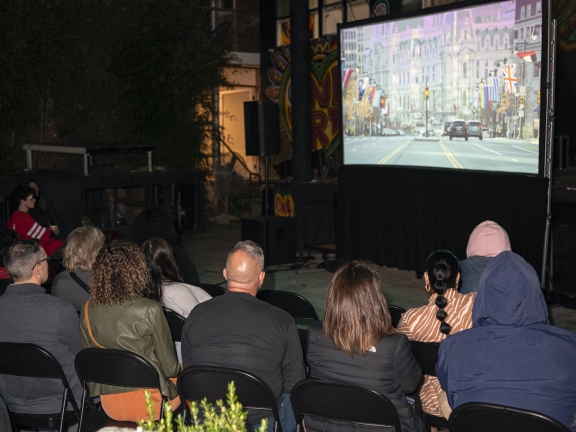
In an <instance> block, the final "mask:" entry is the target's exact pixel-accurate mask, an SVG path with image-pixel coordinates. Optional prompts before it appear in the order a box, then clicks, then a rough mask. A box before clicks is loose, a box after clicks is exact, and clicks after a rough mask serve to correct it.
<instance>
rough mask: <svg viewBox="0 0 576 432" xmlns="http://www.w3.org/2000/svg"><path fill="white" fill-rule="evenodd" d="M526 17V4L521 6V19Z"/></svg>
mask: <svg viewBox="0 0 576 432" xmlns="http://www.w3.org/2000/svg"><path fill="white" fill-rule="evenodd" d="M524 18H526V6H521V7H520V19H524Z"/></svg>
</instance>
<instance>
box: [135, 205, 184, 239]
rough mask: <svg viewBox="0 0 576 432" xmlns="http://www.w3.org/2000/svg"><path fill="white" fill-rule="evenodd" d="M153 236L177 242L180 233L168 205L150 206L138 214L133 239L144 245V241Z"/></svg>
mask: <svg viewBox="0 0 576 432" xmlns="http://www.w3.org/2000/svg"><path fill="white" fill-rule="evenodd" d="M152 237H160V238H161V239H163V240H166V241H167V242H168V243H169V244H174V243H176V242H177V240H178V235H177V233H176V228H175V226H174V222H173V220H172V215H171V213H170V209H168V208H167V207H149V208H147V209H146V210H144V211H142V213H140V214H139V215H138V216H136V219H135V220H134V225H133V226H132V235H131V240H132V241H133V242H134V243H136V244H137V245H138V246H140V247H142V245H143V244H144V242H145V241H146V240H148V239H151V238H152Z"/></svg>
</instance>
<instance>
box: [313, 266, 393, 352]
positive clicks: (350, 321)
mask: <svg viewBox="0 0 576 432" xmlns="http://www.w3.org/2000/svg"><path fill="white" fill-rule="evenodd" d="M323 326H324V331H325V333H326V337H327V338H328V340H329V341H330V342H332V343H333V344H334V346H335V347H336V348H337V349H338V350H340V351H344V352H345V353H348V354H349V355H350V357H354V353H355V351H356V350H357V352H358V354H360V357H365V356H366V352H368V351H369V350H370V349H371V348H372V347H374V346H376V345H378V342H380V339H382V338H383V337H385V336H387V335H391V334H394V333H395V330H394V328H393V327H392V317H391V316H390V312H389V311H388V304H387V303H386V297H384V293H383V292H382V287H381V283H380V277H379V276H378V273H376V271H375V270H374V268H373V267H372V265H371V264H370V263H368V262H362V261H352V262H349V263H348V264H345V265H343V266H342V267H340V268H339V269H338V270H337V271H336V273H334V277H333V278H332V281H331V282H330V286H329V287H328V293H327V294H326V313H325V315H324V321H323Z"/></svg>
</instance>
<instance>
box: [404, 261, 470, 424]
mask: <svg viewBox="0 0 576 432" xmlns="http://www.w3.org/2000/svg"><path fill="white" fill-rule="evenodd" d="M424 280H425V281H426V285H425V288H426V291H428V292H429V293H430V299H429V300H428V304H427V305H424V306H421V307H418V308H414V309H409V310H408V311H406V312H404V313H403V314H402V318H401V319H400V322H399V323H398V331H399V332H400V333H404V334H405V335H406V336H408V339H410V340H416V341H420V342H441V341H443V340H444V339H446V338H447V337H448V335H451V334H454V333H457V332H459V331H462V330H466V329H469V328H470V327H472V306H473V305H474V299H475V298H476V293H475V292H474V293H470V294H460V293H459V292H458V281H459V280H460V271H459V267H458V259H457V258H456V257H455V256H454V254H453V253H452V252H450V251H448V250H436V251H434V252H432V253H431V254H430V255H429V256H428V259H427V260H426V273H424ZM419 395H420V400H421V401H422V410H423V411H424V412H425V413H427V414H430V415H433V416H436V417H443V416H444V417H446V418H448V417H447V416H446V415H445V414H444V413H443V410H444V408H446V407H447V401H446V399H445V393H444V392H443V390H442V389H441V388H440V383H439V382H438V379H437V378H436V377H432V376H428V375H425V376H424V382H423V383H422V386H421V387H420V389H419ZM434 430H436V428H432V431H434Z"/></svg>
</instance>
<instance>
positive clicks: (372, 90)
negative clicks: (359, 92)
mask: <svg viewBox="0 0 576 432" xmlns="http://www.w3.org/2000/svg"><path fill="white" fill-rule="evenodd" d="M366 91H367V93H368V102H370V103H372V101H373V100H374V95H375V94H376V86H375V85H371V86H368V89H367V90H366Z"/></svg>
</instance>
